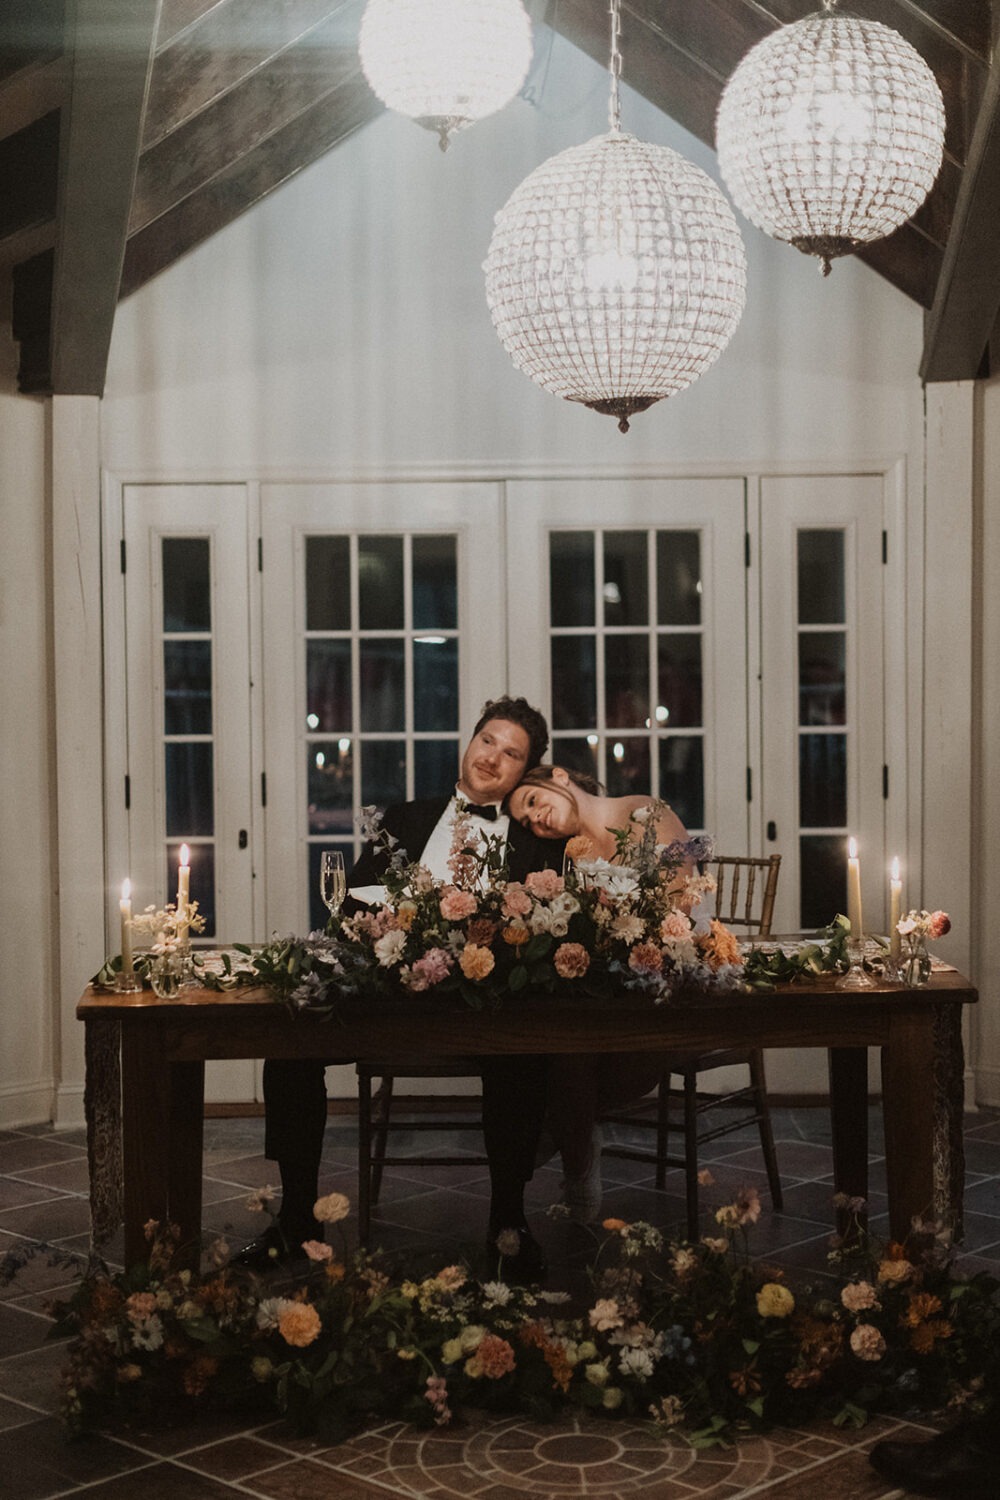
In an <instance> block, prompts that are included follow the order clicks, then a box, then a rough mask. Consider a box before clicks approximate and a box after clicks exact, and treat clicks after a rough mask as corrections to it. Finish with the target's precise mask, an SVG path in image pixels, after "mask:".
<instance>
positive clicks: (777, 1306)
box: [757, 1281, 795, 1318]
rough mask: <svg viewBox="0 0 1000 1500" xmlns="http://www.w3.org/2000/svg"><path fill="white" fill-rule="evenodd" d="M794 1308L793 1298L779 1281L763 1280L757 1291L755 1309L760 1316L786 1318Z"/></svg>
mask: <svg viewBox="0 0 1000 1500" xmlns="http://www.w3.org/2000/svg"><path fill="white" fill-rule="evenodd" d="M794 1310H795V1298H794V1297H793V1296H792V1294H791V1292H790V1291H789V1290H788V1288H787V1286H782V1285H781V1283H780V1281H765V1283H764V1285H763V1286H762V1287H761V1289H760V1291H759V1292H758V1293H757V1311H758V1312H759V1313H760V1315H761V1317H762V1318H787V1317H788V1315H789V1313H791V1312H794Z"/></svg>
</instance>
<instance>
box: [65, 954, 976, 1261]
mask: <svg viewBox="0 0 1000 1500" xmlns="http://www.w3.org/2000/svg"><path fill="white" fill-rule="evenodd" d="M976 999H977V994H976V990H975V989H974V987H973V986H972V984H971V983H970V982H969V980H967V979H965V978H963V976H962V975H961V974H957V973H955V972H946V973H938V974H935V975H933V976H932V979H931V982H930V984H929V985H928V986H927V987H926V988H923V989H904V988H902V987H901V986H900V985H898V984H888V983H877V984H876V985H875V987H874V988H872V989H867V990H845V989H838V988H837V987H836V983H835V977H834V976H832V975H827V976H817V977H816V978H815V979H814V980H812V981H809V982H797V983H795V984H792V985H779V986H778V987H777V988H776V989H774V990H773V991H769V992H759V991H754V992H749V993H747V992H729V993H724V994H705V993H692V994H690V995H681V996H676V997H673V998H672V999H671V1000H669V1001H668V1002H666V1003H663V1004H655V1003H653V1002H652V1001H651V1000H650V999H649V997H648V996H643V995H639V994H635V993H622V994H620V995H617V996H615V997H614V998H613V999H612V1000H594V999H587V998H578V997H573V996H566V995H559V996H551V995H525V994H519V995H516V996H510V997H509V998H507V999H506V1000H505V1001H504V1003H503V1004H501V1005H500V1006H499V1007H497V1008H495V1009H489V1008H487V1009H483V1010H475V1009H472V1008H470V1007H469V1006H468V1005H466V1004H465V1003H464V1002H463V1001H461V1000H459V999H457V998H455V999H452V998H442V997H438V998H429V997H428V996H427V995H426V994H424V995H410V996H406V997H403V996H401V997H400V998H398V999H391V1000H370V1001H362V1000H358V999H357V998H355V999H344V1000H342V1001H341V1002H340V1004H339V1005H338V1007H337V1009H336V1011H335V1013H334V1014H333V1015H332V1016H331V1017H329V1018H326V1019H321V1018H319V1017H316V1016H313V1015H309V1014H293V1013H291V1012H290V1011H289V1010H288V1009H287V1008H286V1007H285V1006H284V1005H282V1004H279V1003H277V1002H276V1001H275V1000H274V998H273V997H272V995H271V994H270V993H269V992H268V991H267V990H264V989H260V988H237V989H233V990H229V991H226V992H222V993H220V992H216V991H213V990H208V989H201V988H188V989H184V990H182V991H181V992H180V995H179V996H178V997H177V998H176V999H172V1000H160V999H158V998H157V997H156V996H155V995H154V994H153V992H152V990H149V989H144V990H142V991H140V992H139V993H136V994H117V993H114V992H112V991H107V990H100V989H96V988H94V987H89V988H88V989H87V990H85V991H84V993H83V996H82V997H81V999H80V1002H79V1005H78V1008H77V1015H78V1016H79V1018H80V1020H82V1022H83V1023H84V1027H85V1040H86V1093H85V1106H86V1114H87V1127H88V1150H89V1160H90V1169H91V1214H92V1226H93V1229H92V1233H93V1240H94V1243H95V1247H98V1248H99V1247H100V1246H101V1245H102V1244H106V1243H107V1241H108V1240H109V1239H110V1238H111V1237H112V1235H114V1234H115V1233H116V1232H117V1230H118V1228H119V1226H120V1225H121V1223H122V1221H123V1220H124V1226H125V1245H124V1254H125V1260H126V1264H132V1263H133V1262H138V1261H140V1260H141V1259H143V1258H144V1257H145V1256H146V1255H147V1254H148V1250H149V1244H148V1241H147V1238H146V1234H145V1226H146V1225H147V1223H148V1222H149V1221H150V1220H159V1221H161V1222H163V1223H166V1222H167V1221H169V1222H171V1223H174V1224H176V1225H177V1226H178V1227H179V1230H180V1236H181V1244H182V1245H183V1246H184V1247H186V1248H185V1256H186V1259H187V1262H188V1263H189V1264H192V1265H195V1264H197V1261H198V1255H199V1245H200V1234H201V1178H202V1150H203V1118H204V1076H205V1063H206V1061H207V1060H209V1059H216V1058H273V1057H303V1058H304V1057H322V1058H332V1057H336V1058H337V1059H340V1060H350V1059H352V1058H358V1057H363V1056H379V1055H384V1053H385V1051H386V1048H387V1046H389V1045H390V1044H391V1051H392V1053H393V1054H395V1055H399V1054H400V1053H401V1052H402V1053H403V1054H404V1055H407V1056H410V1057H412V1058H414V1059H415V1060H416V1059H419V1058H421V1057H428V1058H429V1057H433V1056H440V1055H441V1054H442V1053H444V1054H447V1055H449V1056H466V1055H468V1056H469V1057H470V1058H475V1057H479V1056H482V1055H484V1054H497V1053H499V1054H516V1053H580V1052H608V1051H611V1052H637V1051H650V1052H663V1053H667V1052H677V1051H684V1050H708V1049H709V1048H712V1047H718V1046H723V1045H724V1046H726V1047H734V1046H740V1045H744V1046H751V1047H763V1048H772V1047H774V1048H785V1047H791V1048H801V1047H810V1048H812V1047H821V1048H825V1049H826V1051H827V1053H828V1055H829V1076H830V1108H831V1117H832V1139H833V1177H834V1183H833V1189H834V1191H836V1192H841V1193H844V1194H846V1195H848V1196H850V1197H857V1198H866V1197H867V1194H868V1166H869V1148H868V1102H869V1100H868V1049H869V1048H871V1047H877V1048H879V1049H880V1051H881V1080H882V1111H883V1118H884V1126H885V1162H886V1177H887V1191H888V1199H889V1222H890V1229H891V1233H892V1235H893V1237H894V1238H896V1239H900V1238H904V1237H905V1235H906V1233H907V1232H908V1230H909V1227H910V1223H911V1220H912V1219H913V1218H914V1217H915V1216H927V1215H934V1216H937V1217H939V1218H944V1219H946V1220H948V1221H949V1222H950V1223H951V1225H952V1227H953V1229H954V1230H955V1232H956V1237H958V1238H960V1236H961V1205H962V1193H963V1187H964V1156H963V1148H962V1108H963V1071H964V1065H963V1052H962V1027H961V1019H962V1009H963V1006H965V1005H968V1004H972V1003H974V1002H975V1001H976ZM470 1071H472V1072H474V1071H475V1067H474V1065H473V1066H472V1067H470ZM831 1212H832V1210H831Z"/></svg>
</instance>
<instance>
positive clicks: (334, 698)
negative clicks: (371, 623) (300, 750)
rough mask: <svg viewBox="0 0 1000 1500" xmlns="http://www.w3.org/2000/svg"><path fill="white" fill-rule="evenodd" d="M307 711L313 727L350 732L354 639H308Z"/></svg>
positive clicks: (308, 723)
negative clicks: (351, 641) (352, 648)
mask: <svg viewBox="0 0 1000 1500" xmlns="http://www.w3.org/2000/svg"><path fill="white" fill-rule="evenodd" d="M306 712H307V714H308V715H309V719H308V722H307V727H308V728H309V729H312V730H316V729H319V730H321V731H333V732H335V731H337V730H341V731H342V732H343V733H349V732H350V728H351V643H350V641H346V640H345V641H320V640H307V641H306Z"/></svg>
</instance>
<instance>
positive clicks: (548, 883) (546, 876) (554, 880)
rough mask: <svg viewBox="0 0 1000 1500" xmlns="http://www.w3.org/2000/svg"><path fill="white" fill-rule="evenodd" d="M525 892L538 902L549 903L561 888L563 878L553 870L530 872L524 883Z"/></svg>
mask: <svg viewBox="0 0 1000 1500" xmlns="http://www.w3.org/2000/svg"><path fill="white" fill-rule="evenodd" d="M524 887H525V890H528V891H530V892H531V894H532V895H533V896H537V897H538V899H539V900H540V901H551V900H552V897H553V896H558V894H559V892H560V891H561V890H562V888H563V878H562V876H561V875H557V874H556V872H555V870H532V872H531V874H530V875H529V876H528V877H527V879H526V880H525V882H524Z"/></svg>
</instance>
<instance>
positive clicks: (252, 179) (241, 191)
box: [121, 62, 384, 297]
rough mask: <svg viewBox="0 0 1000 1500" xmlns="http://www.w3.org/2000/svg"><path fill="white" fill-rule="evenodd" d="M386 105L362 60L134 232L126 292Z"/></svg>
mask: <svg viewBox="0 0 1000 1500" xmlns="http://www.w3.org/2000/svg"><path fill="white" fill-rule="evenodd" d="M383 109H384V106H383V105H382V104H381V103H380V102H379V100H378V99H376V97H375V95H374V94H373V93H372V91H371V89H370V88H369V87H368V84H367V83H366V82H365V79H364V76H363V75H362V73H361V69H360V67H359V66H357V64H356V62H355V68H354V70H353V72H352V73H351V76H350V77H349V78H348V79H346V80H345V81H344V82H343V83H342V84H341V86H340V87H339V88H338V89H336V90H334V92H333V93H331V94H328V95H327V96H326V97H325V98H323V99H321V100H320V101H319V102H318V103H317V104H315V105H313V107H312V108H311V109H308V110H306V111H304V112H303V113H302V114H301V115H298V116H297V117H296V118H295V119H293V120H291V121H289V123H288V124H287V125H285V126H284V127H283V128H282V129H281V130H279V131H276V132H275V133H274V134H273V135H270V136H268V137H267V138H266V139H265V140H263V141H261V142H260V143H259V144H258V145H257V146H256V147H255V149H254V150H253V151H250V152H248V153H247V154H246V155H245V156H243V157H242V158H241V159H240V160H239V161H237V162H234V163H232V164H231V165H230V166H228V167H227V168H226V169H225V170H223V171H221V172H218V173H217V174H216V175H215V176H214V177H213V178H212V179H211V180H210V181H209V182H206V183H205V184H204V186H202V187H201V188H200V189H199V190H198V191H197V192H195V193H191V194H190V195H189V196H188V197H186V198H184V199H183V201H182V202H180V203H178V204H176V205H175V206H174V207H173V208H172V209H170V210H169V211H168V212H166V213H164V214H162V215H161V216H160V217H159V218H157V219H156V220H155V221H154V222H153V223H151V224H149V225H147V227H146V228H145V229H141V230H140V231H139V232H138V233H137V234H134V235H132V236H131V238H130V239H129V242H128V246H127V249H126V252H125V264H124V266H123V268H122V280H121V295H122V296H123V297H126V296H128V294H129V293H130V292H134V291H136V290H137V288H139V287H141V286H144V285H145V283H146V282H147V281H149V280H150V279H151V278H152V277H153V276H155V275H156V274H157V273H158V272H160V271H162V270H165V269H166V267H167V266H169V265H172V264H173V262H174V261H175V260H177V259H178V258H179V257H180V256H182V255H184V254H186V253H187V251H189V250H192V249H194V247H195V246H196V245H200V244H201V243H202V241H203V240H207V239H209V238H210V237H211V236H212V235H213V234H215V233H216V232H217V231H218V230H219V229H222V228H223V227H224V226H225V225H226V224H229V223H231V222H232V221H233V220H234V219H236V218H238V217H239V216H240V214H243V213H245V212H246V211H247V209H249V208H252V207H253V205H254V204H255V203H258V202H260V200H261V199H262V198H264V197H266V196H267V194H268V193H270V192H273V191H274V189H275V188H277V187H280V186H281V184H282V183H283V182H287V181H288V180H289V179H290V178H291V177H293V176H295V175H296V173H297V172H299V171H301V170H302V168H303V167H307V166H309V165H310V164H311V163H312V162H314V161H317V160H318V159H319V157H321V156H323V155H324V154H325V153H326V152H327V151H329V150H331V149H332V148H333V147H334V146H336V145H337V144H338V143H339V142H340V141H342V140H345V139H346V138H347V136H349V135H352V134H353V133H354V131H355V130H358V129H360V127H361V126H362V125H366V124H367V123H368V121H369V120H372V119H374V118H375V117H376V116H377V115H379V114H381V113H382V111H383Z"/></svg>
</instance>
